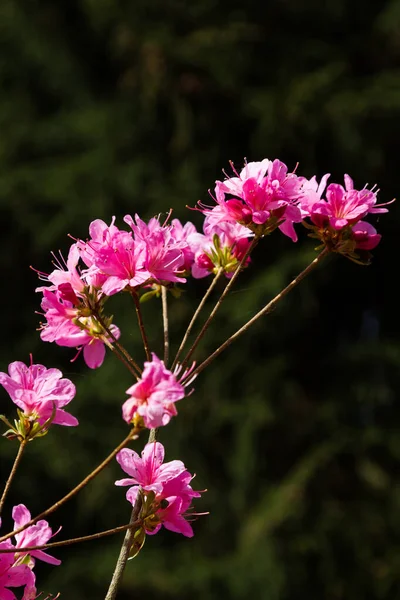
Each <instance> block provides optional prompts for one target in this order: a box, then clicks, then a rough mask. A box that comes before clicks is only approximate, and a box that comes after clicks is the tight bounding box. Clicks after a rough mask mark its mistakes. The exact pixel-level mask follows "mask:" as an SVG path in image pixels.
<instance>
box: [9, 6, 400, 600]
mask: <svg viewBox="0 0 400 600" xmlns="http://www.w3.org/2000/svg"><path fill="white" fill-rule="evenodd" d="M399 29H400V6H399V3H398V2H397V1H396V0H381V1H380V2H373V1H372V0H369V1H366V2H361V1H359V0H355V1H354V2H346V1H345V0H336V2H330V3H321V2H317V1H316V0H303V1H302V2H295V1H294V0H293V1H290V0H286V1H285V0H267V1H265V2H260V1H259V0H248V1H247V2H246V3H243V2H239V1H238V0H229V2H228V1H227V0H221V1H219V2H217V1H216V0H193V1H192V2H190V3H189V2H184V1H183V0H169V1H168V2H161V0H150V1H148V0H136V1H135V2H128V1H123V0H121V1H119V2H118V1H117V2H115V1H113V2H112V1H111V0H59V2H57V3H55V2H50V1H48V0H30V1H29V2H28V1H26V0H2V2H1V4H0V86H1V94H0V131H1V136H0V210H1V222H0V226H1V252H0V265H1V274H2V282H3V284H2V294H1V314H2V340H3V343H2V348H1V355H0V358H1V364H0V369H1V370H5V369H6V367H7V365H8V363H9V362H11V361H13V360H23V361H27V360H28V355H29V353H30V352H32V353H33V356H34V360H35V361H36V362H41V363H43V364H45V365H46V366H49V367H50V366H58V367H59V368H61V369H62V371H63V372H64V373H65V375H66V376H68V377H70V378H71V379H73V380H74V382H75V383H76V385H77V389H78V393H77V397H76V399H75V400H74V403H73V408H72V406H71V412H73V414H74V415H76V416H77V417H78V418H79V419H80V422H81V427H79V428H76V429H75V430H73V431H71V430H68V429H67V428H59V429H56V428H54V429H53V430H52V431H51V432H50V433H49V435H47V436H46V437H45V438H43V440H40V441H35V442H34V443H33V444H31V445H30V446H29V448H28V452H27V453H26V457H25V459H24V462H23V464H22V467H21V471H20V473H19V475H18V477H17V479H16V481H15V484H14V485H13V488H12V493H11V494H10V497H9V501H8V507H9V509H11V507H12V505H13V504H16V503H19V502H23V503H25V504H26V505H27V506H28V508H29V509H30V510H31V511H32V513H34V514H36V513H37V512H39V511H41V510H42V509H44V508H45V507H47V505H48V504H50V503H51V502H52V501H55V500H57V499H58V498H59V497H60V496H61V495H62V494H64V493H65V492H66V491H68V490H69V488H70V487H72V485H74V484H75V483H76V482H77V481H78V480H80V479H81V477H83V476H84V475H85V474H86V473H87V472H88V471H89V470H90V469H91V468H92V467H93V466H94V465H95V464H97V463H98V462H99V461H100V460H101V459H102V458H103V457H104V456H105V455H106V454H107V453H108V452H109V451H110V450H111V449H112V448H113V447H114V446H115V445H116V444H117V443H118V442H119V441H120V440H121V439H122V437H123V436H124V435H125V432H126V425H125V424H124V422H123V421H122V419H121V418H120V407H121V404H122V402H123V401H124V400H125V397H126V396H125V393H124V392H125V390H126V389H127V387H129V385H131V383H132V382H131V381H130V378H129V376H128V374H127V373H125V372H124V370H123V367H122V366H121V365H120V364H118V363H117V362H116V359H114V357H112V356H108V357H107V359H106V361H105V364H104V366H103V367H102V368H101V369H99V370H98V371H96V372H92V371H89V370H88V369H87V368H86V367H85V366H84V365H83V362H82V360H81V359H78V360H77V362H74V363H70V362H69V361H70V359H71V358H72V356H73V351H71V350H69V349H66V348H58V347H56V346H53V345H50V344H44V343H42V342H40V339H39V334H38V332H37V331H35V329H36V328H37V327H38V323H39V321H40V317H39V316H38V315H36V314H35V313H34V311H35V310H39V296H37V295H35V293H34V288H35V287H36V286H37V285H38V283H37V278H36V275H35V273H34V272H32V271H30V270H29V265H33V266H34V267H35V268H37V269H39V270H42V271H49V270H50V269H51V264H50V261H51V257H50V250H54V251H57V250H58V249H59V248H60V249H61V250H62V251H63V252H64V253H66V252H67V249H68V247H69V245H70V242H71V240H70V239H68V238H67V234H68V233H70V234H71V235H73V236H74V237H83V238H85V237H86V236H87V230H88V225H89V223H90V221H91V220H93V219H94V218H102V219H104V220H105V221H107V222H110V220H111V217H112V215H116V216H117V219H118V223H119V224H121V222H122V221H121V220H122V217H123V215H124V214H126V213H131V214H134V213H136V212H138V213H139V214H140V216H141V217H142V218H146V219H147V218H150V217H151V216H153V215H155V214H158V213H159V212H160V211H161V212H164V213H165V212H167V211H168V209H169V208H170V207H172V208H173V209H174V216H176V217H179V218H181V219H190V220H192V221H194V222H196V223H197V224H199V223H200V222H201V219H200V218H199V215H197V214H196V213H194V212H189V211H188V210H187V209H185V205H189V206H194V205H195V203H196V201H197V200H198V199H199V198H201V199H203V200H205V201H206V200H207V197H208V192H207V190H208V188H213V184H214V181H215V179H217V178H218V179H219V178H221V169H222V168H227V167H228V161H229V160H233V161H234V162H235V164H236V165H237V166H238V167H240V165H241V164H242V163H243V158H244V157H247V159H248V160H249V161H250V160H261V159H262V158H264V157H268V158H272V159H273V158H276V157H279V158H280V159H281V160H283V161H284V162H285V163H287V164H288V166H289V168H290V169H292V168H294V167H295V164H296V163H297V161H299V162H300V166H299V172H301V174H303V175H305V176H308V177H311V176H312V175H314V174H316V175H317V177H318V178H320V177H321V176H322V175H323V174H324V173H326V172H328V171H329V172H331V173H332V179H333V180H335V181H340V180H341V179H342V177H343V174H344V173H345V172H346V173H349V174H350V175H351V176H352V177H353V178H354V180H355V182H356V184H357V186H359V187H362V186H363V185H364V183H366V182H368V183H369V184H370V185H372V184H374V183H377V185H378V187H379V188H380V189H381V192H380V201H381V202H384V201H389V200H391V199H392V198H393V197H395V196H396V195H398V164H399V150H400V148H399V135H398V131H399V126H398V124H399V118H400V70H399V66H398V65H399V57H400V43H399ZM398 226H399V209H398V206H397V205H396V204H394V205H392V206H391V207H390V213H389V215H386V216H385V215H384V216H382V218H381V219H380V220H379V223H378V228H379V231H380V233H382V234H383V239H382V243H381V244H380V245H379V247H378V248H377V249H376V250H375V251H374V254H375V258H374V260H373V264H372V266H370V267H359V266H357V265H355V264H353V263H351V262H350V261H347V260H345V259H344V258H341V257H333V258H331V259H330V260H329V261H328V263H327V264H326V265H325V266H324V267H323V268H320V269H319V270H318V271H317V272H315V273H314V274H313V275H312V276H311V277H310V279H309V280H307V281H306V282H304V283H303V284H302V286H301V287H300V288H299V289H298V290H296V291H294V292H293V293H292V295H291V297H289V298H288V299H286V300H285V302H284V303H282V304H281V305H280V306H279V307H278V308H277V309H276V310H275V311H274V313H273V314H272V315H271V316H269V317H268V318H266V319H265V320H263V321H262V322H261V323H260V324H259V325H258V326H257V327H256V329H255V330H254V331H253V332H252V333H250V334H248V335H246V336H245V337H244V338H243V339H242V341H241V342H240V344H239V345H238V346H236V347H235V346H233V347H232V348H231V349H230V350H228V351H227V352H226V354H223V355H222V356H221V357H220V359H219V360H218V361H217V362H216V363H214V365H213V366H212V367H211V368H210V369H209V370H208V371H206V372H205V373H203V374H202V375H201V376H200V377H199V378H198V380H197V381H196V383H195V388H196V391H195V393H194V394H193V396H191V397H190V398H189V399H187V400H184V401H183V402H182V403H181V404H180V406H179V411H180V412H179V417H178V418H177V419H175V420H174V421H173V422H172V423H171V425H170V426H168V428H166V429H165V431H162V432H161V434H160V440H161V441H162V442H163V443H164V444H165V446H166V453H167V455H166V457H167V460H172V459H175V458H180V459H182V460H183V461H184V462H185V464H186V465H187V467H188V468H189V469H190V470H191V471H195V472H197V477H196V480H195V481H196V485H197V488H198V489H204V488H208V490H209V491H208V493H207V494H205V495H204V496H203V498H202V500H201V502H199V503H198V504H197V505H196V508H198V510H199V511H202V510H204V511H206V510H210V515H209V516H208V517H203V518H202V519H199V520H198V521H197V522H196V523H195V525H194V529H195V537H194V539H192V540H186V539H184V538H183V537H181V536H178V535H174V534H172V533H170V532H163V533H161V534H159V535H157V536H156V537H154V538H148V540H147V542H146V545H145V548H144V550H143V552H142V553H141V554H140V555H139V557H138V558H136V559H135V560H134V561H131V562H130V563H129V564H128V568H127V570H126V575H125V578H124V585H123V588H121V592H120V594H119V596H118V598H120V599H121V600H128V598H129V599H132V598H142V597H143V596H144V595H145V596H146V598H147V599H148V600H151V599H154V600H161V599H163V600H168V599H172V598H174V599H175V600H176V599H179V600H186V599H189V598H190V599H191V600H194V599H197V598H199V599H200V598H201V599H204V598H206V599H207V600H217V599H220V598H229V599H232V600H244V599H247V598H250V597H252V598H255V599H258V598H260V599H262V598H268V600H300V599H302V598H304V599H307V600H320V599H321V598H323V599H324V600H353V599H354V600H355V599H357V600H358V599H360V600H361V599H362V600H392V599H394V598H397V597H400V584H399V577H398V575H399V572H400V559H399V556H400V553H399V545H400V535H399V534H400V487H399V481H398V473H399V462H400V440H399V436H398V427H399V412H400V411H399V408H398V406H399V390H400V376H399V367H400V342H399V333H400V325H399V318H398V297H397V283H396V281H397V274H398V263H397V256H398V247H397V240H398V230H397V227H398ZM298 230H299V233H300V241H299V242H298V243H297V244H293V243H292V242H291V241H290V240H289V239H288V238H284V237H283V236H282V235H280V233H279V232H275V233H274V234H273V235H272V236H271V237H269V238H267V239H265V240H263V243H262V244H260V245H259V247H258V249H257V252H256V254H255V257H254V261H253V266H252V267H251V268H250V269H248V270H247V272H246V273H245V274H244V275H243V277H242V279H241V280H240V279H239V282H238V285H237V287H236V288H235V291H234V292H233V293H232V294H231V296H230V298H229V300H228V301H227V302H226V305H225V307H224V309H223V310H221V314H220V318H219V321H218V326H217V327H215V328H214V329H212V330H210V332H209V333H208V335H207V337H206V340H205V343H204V345H203V346H202V349H201V351H200V352H199V354H198V355H197V358H198V359H201V358H202V357H205V356H206V353H207V351H211V350H213V349H214V348H215V347H216V346H217V344H218V343H219V342H221V341H223V340H224V339H225V338H226V337H227V336H228V335H229V334H230V333H231V332H233V331H234V330H235V329H236V328H237V327H238V326H240V325H241V324H242V323H244V322H245V320H246V319H247V318H249V317H250V316H251V315H252V314H253V313H254V312H255V311H256V310H258V309H259V308H260V307H261V306H262V305H263V304H265V303H266V301H267V300H268V299H269V298H270V297H272V295H274V294H275V293H276V292H277V291H278V290H279V289H280V288H281V287H282V286H283V285H284V284H286V283H287V282H288V281H289V280H290V279H291V277H292V276H293V275H295V274H296V273H297V272H298V271H299V270H301V269H302V268H303V267H304V266H305V265H306V264H307V261H309V260H310V258H311V257H312V256H313V252H314V250H313V241H312V240H310V239H308V238H307V236H306V233H305V232H304V231H300V227H298ZM205 287H206V282H204V281H199V282H197V283H192V282H191V283H190V284H189V286H188V290H187V291H186V292H185V294H184V295H183V298H182V299H181V300H179V301H171V322H172V332H173V335H175V341H176V343H177V342H178V340H179V335H182V333H183V331H184V328H185V326H186V324H187V322H188V319H189V318H190V314H191V311H192V310H193V307H194V306H195V305H196V302H197V301H198V300H199V298H200V297H201V295H202V293H203V291H204V289H205ZM155 304H156V301H154V303H148V304H146V305H145V307H144V312H145V320H146V323H147V324H148V325H149V328H150V334H149V336H150V341H151V344H152V348H154V349H155V350H157V349H160V348H161V344H162V333H161V319H160V316H159V315H160V311H159V307H158V306H155ZM110 305H111V306H112V310H113V312H114V314H115V322H116V324H118V325H119V326H120V328H121V330H122V336H123V337H122V338H121V341H123V342H124V343H125V344H126V345H127V346H128V347H129V348H130V349H131V350H132V351H133V352H135V357H136V358H137V360H139V361H140V360H143V358H144V357H143V356H142V351H141V349H140V340H139V335H138V332H137V328H136V324H135V318H134V311H133V308H132V307H131V305H130V304H129V302H128V300H127V299H125V298H122V299H120V298H118V299H113V300H111V301H110ZM175 332H177V333H176V334H175ZM158 351H159V350H158ZM0 402H1V409H0V410H1V412H2V413H6V414H8V415H11V411H12V407H11V406H10V402H9V401H8V397H7V396H6V394H5V393H3V392H1V397H0ZM7 411H8V412H7ZM60 429H67V430H66V431H64V430H63V431H60ZM0 443H1V457H2V460H1V469H2V476H3V478H4V477H5V473H7V472H8V470H9V466H10V464H11V460H12V457H13V455H14V453H15V451H16V447H15V446H14V445H13V444H11V443H9V442H7V441H6V440H3V441H1V442H0ZM140 444H142V440H141V441H140ZM120 477H121V472H120V470H119V467H118V465H117V464H115V465H114V466H113V467H112V468H111V469H109V470H107V471H106V472H104V473H103V474H102V475H101V476H100V477H98V479H97V480H96V481H95V482H93V483H92V484H91V485H90V486H89V487H88V488H86V490H85V491H84V492H83V493H82V494H81V495H80V496H78V498H77V499H76V500H75V499H74V500H73V501H71V502H70V503H69V504H67V505H66V506H65V507H64V508H63V509H62V510H60V511H59V512H57V513H55V514H54V515H53V516H52V517H51V519H50V522H51V525H52V527H53V530H55V529H57V527H58V525H59V524H62V525H63V531H62V535H63V536H64V537H72V536H74V535H84V534H85V533H92V532H95V531H99V530H101V529H106V528H109V527H112V526H114V525H119V524H122V523H125V522H127V521H128V519H129V513H130V510H129V505H128V503H127V502H126V500H125V498H124V490H121V489H119V488H114V485H113V482H114V481H115V479H117V478H120ZM9 525H10V520H9V519H7V517H6V514H5V518H4V522H3V528H5V527H7V526H9ZM120 543H121V537H115V538H109V539H106V540H104V541H102V542H101V543H100V542H99V543H97V542H92V543H88V544H86V545H82V546H76V547H70V548H67V549H64V550H59V551H58V552H55V553H54V554H56V555H57V556H58V557H59V558H61V559H62V560H63V564H62V566H61V567H59V568H53V567H48V566H47V565H45V566H43V567H40V568H39V569H38V584H39V589H40V590H42V589H43V590H44V591H45V592H46V593H49V592H53V593H56V592H58V591H60V592H61V594H62V595H61V598H65V599H70V598H71V599H72V598H73V599H78V600H79V599H81V598H82V599H83V598H90V599H92V598H93V599H94V598H103V597H104V594H105V590H106V589H107V584H108V581H109V579H110V577H111V573H112V570H113V566H114V563H115V560H116V557H117V554H118V548H119V546H120Z"/></svg>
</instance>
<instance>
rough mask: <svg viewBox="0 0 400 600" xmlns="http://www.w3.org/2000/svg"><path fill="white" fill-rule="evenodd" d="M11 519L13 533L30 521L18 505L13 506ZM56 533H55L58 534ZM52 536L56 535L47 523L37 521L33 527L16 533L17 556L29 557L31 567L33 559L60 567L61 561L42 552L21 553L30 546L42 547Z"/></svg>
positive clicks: (29, 514)
mask: <svg viewBox="0 0 400 600" xmlns="http://www.w3.org/2000/svg"><path fill="white" fill-rule="evenodd" d="M12 517H13V519H14V531H16V530H17V529H19V528H20V527H23V526H24V525H26V524H27V523H28V522H29V521H30V520H31V513H30V512H29V510H28V509H27V508H26V506H25V505H24V504H18V506H14V508H13V511H12ZM58 531H59V530H58ZM58 531H57V532H56V533H58ZM53 535H56V534H53V532H52V529H51V527H50V526H49V524H48V522H47V521H44V520H40V521H37V523H35V524H34V525H30V526H29V527H27V528H26V529H24V530H23V531H21V532H20V533H16V534H15V540H16V546H15V549H16V552H17V556H19V557H24V556H26V555H29V557H30V562H32V566H33V565H34V564H35V561H34V559H35V558H37V559H39V560H42V561H44V562H47V563H50V564H51V565H57V566H58V565H60V564H61V560H59V559H58V558H55V557H54V556H51V555H50V554H48V553H47V552H44V551H43V550H28V551H26V552H24V551H23V549H24V548H29V547H30V546H44V545H45V544H47V543H48V542H49V540H50V538H52V537H53Z"/></svg>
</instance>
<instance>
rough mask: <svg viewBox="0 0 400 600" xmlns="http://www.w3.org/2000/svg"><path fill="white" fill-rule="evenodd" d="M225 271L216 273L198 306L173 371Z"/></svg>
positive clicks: (220, 269)
mask: <svg viewBox="0 0 400 600" xmlns="http://www.w3.org/2000/svg"><path fill="white" fill-rule="evenodd" d="M223 272H224V270H223V269H222V268H219V269H218V271H217V272H216V274H215V276H214V277H213V280H212V281H211V284H210V285H209V287H208V289H207V291H206V293H205V294H204V296H203V298H202V299H201V302H200V304H199V305H198V307H197V309H196V312H195V313H194V315H193V317H192V320H191V321H190V323H189V325H188V328H187V329H186V333H185V335H184V336H183V340H182V342H181V345H180V346H179V349H178V352H177V353H176V356H175V360H174V362H173V364H172V370H174V368H175V367H176V365H177V364H178V360H179V356H180V354H181V352H182V350H183V348H184V347H185V344H186V342H187V341H188V338H189V335H190V332H191V331H192V329H193V326H194V324H195V322H196V320H197V317H198V316H199V314H200V313H201V311H202V310H203V307H204V305H205V303H206V301H207V299H208V297H209V295H210V294H211V292H212V291H213V289H214V288H215V286H216V285H217V282H218V281H219V279H220V277H221V275H222V274H223Z"/></svg>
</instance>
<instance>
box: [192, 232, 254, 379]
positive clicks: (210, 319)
mask: <svg viewBox="0 0 400 600" xmlns="http://www.w3.org/2000/svg"><path fill="white" fill-rule="evenodd" d="M259 239H260V238H259V237H258V236H255V237H254V238H253V241H252V242H251V244H250V246H249V247H248V249H247V252H246V253H245V254H244V256H243V258H242V260H241V261H240V263H239V265H238V267H237V269H236V271H235V272H234V274H233V275H232V277H231V279H230V280H229V281H228V284H227V286H226V287H225V289H224V291H223V292H222V294H221V296H220V297H219V298H218V300H217V302H216V304H215V306H214V308H213V310H212V311H211V313H210V316H209V317H208V319H207V321H206V322H205V323H204V325H203V327H202V328H201V330H200V333H199V334H198V336H197V338H196V339H195V340H194V342H193V344H192V347H191V348H190V350H189V352H188V353H187V355H186V357H185V358H184V360H183V361H182V368H183V367H185V366H186V365H187V363H188V362H189V359H190V357H191V356H192V354H193V352H194V351H195V350H196V348H197V346H198V344H199V342H200V341H201V340H202V338H203V336H204V334H205V333H206V331H207V329H208V327H209V326H210V323H211V321H212V320H213V318H214V317H215V315H216V314H217V311H218V309H219V308H220V306H221V304H222V302H223V301H224V299H225V298H226V296H227V294H228V293H229V292H230V290H231V288H232V286H233V284H234V283H235V281H236V279H237V278H238V277H239V274H240V272H241V271H242V269H243V267H244V265H245V263H246V260H247V259H248V257H249V256H250V254H251V252H252V251H253V250H254V248H255V247H256V246H257V244H258V241H259Z"/></svg>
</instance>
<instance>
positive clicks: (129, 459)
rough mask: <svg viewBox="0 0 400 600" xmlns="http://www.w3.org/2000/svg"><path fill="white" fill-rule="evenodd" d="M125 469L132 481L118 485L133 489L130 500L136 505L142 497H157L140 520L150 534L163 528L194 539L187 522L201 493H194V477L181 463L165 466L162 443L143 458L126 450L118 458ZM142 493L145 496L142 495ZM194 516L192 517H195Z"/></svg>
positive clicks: (151, 445)
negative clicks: (140, 495) (191, 506)
mask: <svg viewBox="0 0 400 600" xmlns="http://www.w3.org/2000/svg"><path fill="white" fill-rule="evenodd" d="M117 460H118V462H119V464H120V465H121V467H122V469H123V470H124V471H125V472H126V473H128V475H131V476H132V478H129V479H120V480H118V481H116V482H115V484H116V485H131V484H132V483H134V485H133V486H132V487H130V488H129V490H128V491H127V493H126V498H127V500H128V501H129V502H130V503H131V504H132V506H134V505H135V503H136V501H137V498H138V494H139V493H142V494H144V496H146V497H147V496H149V493H150V492H152V493H153V494H154V496H153V498H152V500H151V503H150V506H148V505H146V503H145V504H144V505H142V508H141V513H140V518H142V519H143V527H144V529H145V531H146V533H149V534H155V533H157V532H158V531H159V530H160V528H161V526H162V525H163V526H164V527H165V528H166V529H169V530H170V531H175V532H177V533H182V534H183V535H185V536H187V537H192V536H193V529H192V527H191V525H190V524H189V523H188V521H187V517H189V516H191V515H190V514H189V513H188V511H189V510H190V505H191V503H192V499H193V498H199V497H200V495H201V494H200V492H197V491H195V490H193V488H192V486H191V485H190V482H191V481H192V479H193V476H192V475H191V474H190V473H189V471H187V470H186V468H185V466H184V464H183V463H182V462H181V461H180V460H174V461H171V462H168V463H164V464H163V460H164V447H163V446H162V444H160V443H159V442H151V443H149V444H147V445H146V447H145V449H144V450H143V452H142V457H141V458H140V457H139V456H138V454H137V453H136V452H133V451H132V450H129V449H124V450H122V451H121V452H120V453H119V454H118V455H117ZM139 490H141V492H139ZM193 514H194V513H192V515H193Z"/></svg>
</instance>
